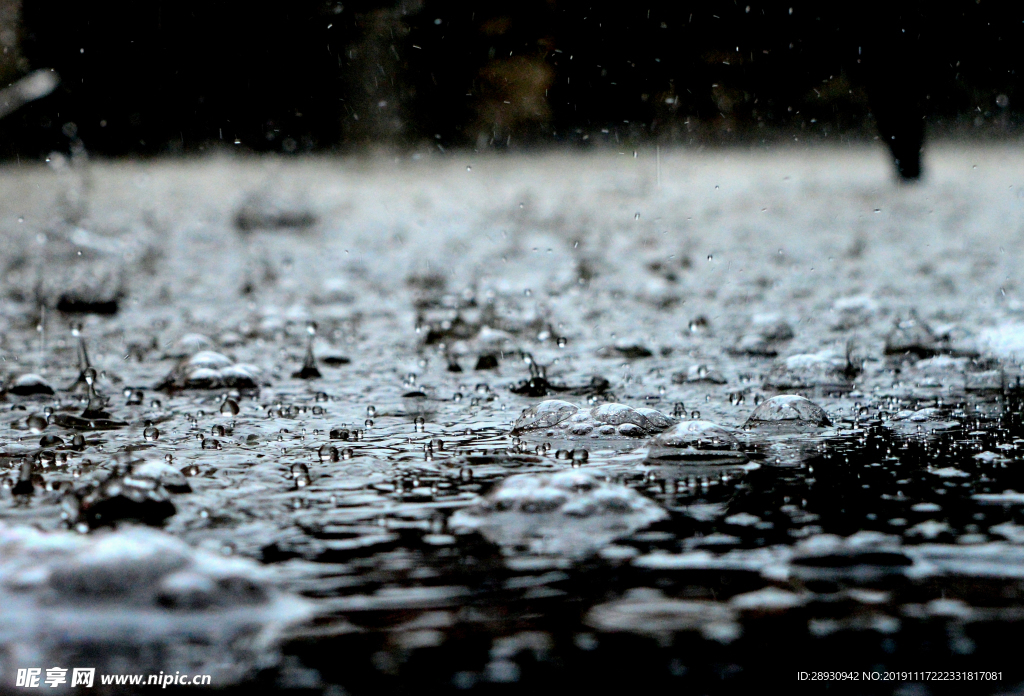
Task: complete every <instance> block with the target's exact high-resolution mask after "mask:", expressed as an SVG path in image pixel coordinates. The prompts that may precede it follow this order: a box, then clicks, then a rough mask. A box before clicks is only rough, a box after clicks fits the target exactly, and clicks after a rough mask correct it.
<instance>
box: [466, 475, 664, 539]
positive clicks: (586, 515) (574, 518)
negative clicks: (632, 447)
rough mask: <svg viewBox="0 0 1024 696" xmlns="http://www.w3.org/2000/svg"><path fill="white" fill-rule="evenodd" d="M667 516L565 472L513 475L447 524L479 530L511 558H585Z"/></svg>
mask: <svg viewBox="0 0 1024 696" xmlns="http://www.w3.org/2000/svg"><path fill="white" fill-rule="evenodd" d="M667 517H668V513H667V512H665V510H664V509H662V508H661V507H660V506H659V505H658V504H657V503H655V502H654V501H652V500H649V499H648V498H645V497H644V496H643V495H641V494H640V493H637V492H636V491H635V490H633V489H632V488H627V487H626V486H623V485H620V484H611V483H606V482H605V481H602V480H599V479H597V478H595V477H593V476H591V475H590V474H586V473H583V472H580V471H561V472H558V473H555V474H523V475H519V476H511V477H509V478H507V479H505V481H503V482H502V483H501V484H499V485H498V486H497V487H496V488H495V489H494V490H493V491H491V492H490V494H488V495H487V497H486V498H484V500H483V501H482V502H480V503H479V504H478V505H476V506H473V507H470V508H465V509H462V510H459V511H458V512H456V513H455V514H454V515H452V516H451V518H450V519H449V521H448V525H449V527H450V528H451V529H452V530H453V531H455V532H456V533H468V532H472V531H478V532H480V533H481V534H482V535H483V536H484V537H486V538H487V539H488V540H489V541H491V542H493V543H495V544H498V545H499V546H501V547H502V550H503V551H504V552H506V553H509V554H515V553H520V552H526V553H533V554H556V555H565V556H572V557H582V556H586V555H588V554H590V553H593V552H594V551H597V550H598V549H600V548H601V547H603V546H606V545H607V544H609V543H611V542H612V541H614V540H615V539H619V538H621V537H624V536H628V535H630V534H632V533H633V532H635V531H637V530H638V529H642V528H644V527H646V526H648V525H650V524H652V523H654V522H658V521H660V520H663V519H665V518H667Z"/></svg>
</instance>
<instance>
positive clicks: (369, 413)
mask: <svg viewBox="0 0 1024 696" xmlns="http://www.w3.org/2000/svg"><path fill="white" fill-rule="evenodd" d="M376 415H377V407H376V406H367V407H366V417H367V418H373V417H374V416H376Z"/></svg>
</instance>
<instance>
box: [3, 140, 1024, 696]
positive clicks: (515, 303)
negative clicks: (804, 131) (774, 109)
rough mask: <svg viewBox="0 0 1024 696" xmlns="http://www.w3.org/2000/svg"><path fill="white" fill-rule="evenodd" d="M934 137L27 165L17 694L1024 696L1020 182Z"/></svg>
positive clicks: (10, 465)
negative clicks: (817, 675) (797, 694)
mask: <svg viewBox="0 0 1024 696" xmlns="http://www.w3.org/2000/svg"><path fill="white" fill-rule="evenodd" d="M929 155H930V160H931V161H930V162H929V177H928V179H927V180H926V181H923V182H921V183H919V184H915V185H897V184H895V183H893V182H892V181H891V180H890V178H889V177H890V173H889V167H890V165H889V163H888V162H887V161H886V156H885V153H884V152H882V151H881V150H878V151H875V150H868V149H818V150H796V149H794V150H792V151H790V152H786V151H780V152H775V153H773V154H764V153H761V154H756V153H755V154H751V153H747V152H743V151H740V150H735V151H729V150H722V151H717V152H712V153H700V152H696V151H692V150H691V151H675V152H672V151H670V152H656V151H654V150H651V151H642V152H632V151H630V152H624V153H614V152H613V153H606V154H592V155H587V156H570V155H544V156H533V157H530V156H509V157H497V156H491V157H487V156H479V155H470V154H462V155H456V156H450V157H446V158H444V159H441V158H438V159H429V158H423V159H419V160H415V159H414V160H408V159H403V160H401V161H399V160H389V159H386V158H384V159H342V160H330V159H308V160H290V161H287V162H286V161H282V160H277V159H231V158H218V157H211V158H210V159H207V160H200V161H191V162H186V161H155V162H149V163H136V164H132V163H119V164H104V163H88V162H79V161H56V160H55V161H52V162H50V164H49V166H48V167H46V168H43V167H35V166H32V167H29V166H25V167H17V166H13V165H10V166H8V167H6V168H5V169H3V170H2V171H0V179H2V182H3V183H2V186H3V190H4V191H5V192H6V195H5V197H4V199H3V200H2V201H0V229H2V232H3V235H4V240H5V243H4V246H3V251H2V259H0V261H2V264H3V276H2V288H0V290H2V298H0V302H2V308H3V311H2V317H0V357H2V360H3V362H2V368H0V369H2V379H3V401H2V404H0V475H2V488H0V674H2V675H3V677H2V678H3V679H4V680H5V681H4V686H3V687H0V691H2V690H5V689H8V688H9V682H10V683H13V682H11V680H9V679H8V677H9V676H10V675H12V674H13V671H16V670H17V669H18V668H21V667H27V666H39V667H44V668H46V667H50V666H52V665H63V666H67V667H70V666H73V665H78V664H81V665H82V666H95V667H96V668H97V670H98V671H99V672H104V671H106V672H110V673H114V672H116V673H147V674H148V673H158V672H161V671H162V672H165V673H174V672H176V671H179V672H187V673H192V674H194V673H204V674H210V675H212V685H213V686H214V687H217V688H221V689H228V690H232V689H235V690H238V691H239V692H240V693H242V692H244V693H251V692H252V689H254V688H267V689H271V688H272V689H280V690H283V691H290V692H293V693H309V694H314V693H323V694H331V695H334V696H337V695H340V694H387V693H410V692H415V693H434V692H449V691H450V692H468V693H474V692H475V693H490V692H499V691H500V692H511V691H519V690H523V691H525V690H527V689H538V688H544V687H550V688H563V689H572V690H574V691H575V690H579V691H585V690H589V691H592V692H595V693H602V692H610V691H611V690H613V689H628V688H634V689H635V686H636V684H638V683H643V684H652V685H657V687H658V688H659V689H660V688H665V687H668V688H673V689H679V690H680V693H727V692H737V693H739V692H743V691H745V690H750V689H754V688H758V687H759V686H760V685H762V684H764V683H765V680H766V679H770V680H771V683H777V684H780V685H783V687H784V688H786V689H790V690H792V689H796V688H799V686H800V684H799V683H798V681H797V672H798V671H806V672H814V671H821V670H842V671H847V672H856V673H857V674H858V675H860V674H861V673H865V672H874V673H884V672H886V671H891V670H897V671H908V670H909V671H915V670H916V671H918V672H920V671H926V670H930V671H936V670H992V671H996V672H999V673H1000V677H999V680H996V681H973V682H972V683H971V684H970V685H969V689H970V692H972V693H1003V692H1010V691H1012V690H1014V689H1020V688H1021V686H1020V684H1021V682H1022V680H1024V674H1022V673H1021V670H1020V668H1019V667H1018V666H1017V665H1018V661H1017V660H1015V659H1014V658H1015V654H1016V652H1017V646H1018V645H1019V642H1020V639H1021V638H1022V636H1024V461H1022V456H1024V452H1022V447H1021V446H1022V445H1024V422H1022V409H1024V389H1022V388H1021V375H1022V370H1021V367H1020V364H1019V362H1018V359H1019V357H1020V355H1021V354H1022V353H1024V295H1022V292H1024V288H1022V286H1021V283H1020V280H1019V277H1018V275H1019V269H1020V267H1021V261H1022V258H1021V257H1022V253H1024V252H1022V245H1021V241H1022V237H1024V227H1022V222H1021V221H1022V220H1024V193H1022V189H1021V186H1022V185H1024V180H1022V176H1021V173H1022V172H1024V161H1022V157H1021V155H1020V153H1019V151H1016V150H1012V149H1009V148H1006V147H1003V146H1000V147H993V148H990V149H984V148H980V147H979V148H975V149H967V150H965V149H951V148H942V147H936V148H935V149H933V150H931V151H930V152H929ZM64 686H66V685H64ZM64 686H62V687H60V688H64ZM831 686H832V688H833V689H834V690H836V691H841V692H849V693H900V694H931V693H936V694H939V693H963V692H964V690H965V684H964V683H963V682H957V681H953V682H941V681H925V680H923V679H917V678H911V679H903V680H898V681H895V682H882V681H878V682H868V681H863V680H862V681H859V682H858V683H846V684H832V685H831ZM105 688H110V689H113V690H115V691H116V689H114V688H113V687H105ZM47 690H48V691H49V690H50V688H49V687H48V688H47ZM59 690H60V689H58V688H56V687H55V688H54V689H53V692H54V693H57V692H58V691H59ZM194 691H195V689H194V688H193V689H191V690H190V691H189V692H190V693H192V692H194Z"/></svg>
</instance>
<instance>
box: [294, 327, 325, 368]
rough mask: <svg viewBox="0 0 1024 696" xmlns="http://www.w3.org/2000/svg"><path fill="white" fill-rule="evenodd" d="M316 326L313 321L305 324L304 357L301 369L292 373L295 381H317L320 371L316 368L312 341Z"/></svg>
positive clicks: (314, 336)
mask: <svg viewBox="0 0 1024 696" xmlns="http://www.w3.org/2000/svg"><path fill="white" fill-rule="evenodd" d="M316 329H317V325H316V322H315V321H311V322H309V323H308V324H306V335H307V340H306V356H305V358H303V361H302V369H300V370H299V371H298V372H294V373H292V377H295V378H296V379H319V377H320V370H319V369H318V368H317V366H316V356H314V355H313V340H314V339H315V338H316Z"/></svg>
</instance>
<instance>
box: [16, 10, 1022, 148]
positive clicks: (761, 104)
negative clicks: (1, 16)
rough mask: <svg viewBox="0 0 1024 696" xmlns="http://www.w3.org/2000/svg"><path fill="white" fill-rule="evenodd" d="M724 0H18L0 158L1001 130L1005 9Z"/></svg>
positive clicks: (1008, 67)
mask: <svg viewBox="0 0 1024 696" xmlns="http://www.w3.org/2000/svg"><path fill="white" fill-rule="evenodd" d="M8 1H9V0H8ZM743 3H744V0H739V1H738V2H733V0H728V1H726V0H711V1H710V2H693V1H683V2H668V1H667V0H657V1H652V2H644V3H614V4H612V3H604V4H600V3H593V2H590V1H589V0H588V1H584V0H520V1H519V2H512V1H511V0H495V1H492V2H487V3H484V2H477V1H475V0H444V1H442V0H399V2H397V3H395V2H373V1H371V0H355V1H354V2H339V1H336V0H330V1H325V0H293V1H292V2H288V3H278V4H277V5H276V6H274V7H271V6H268V5H266V4H258V3H243V2H240V1H239V0H206V1H205V2H189V1H185V2H175V3H171V2H166V1H158V2H153V3H133V2H128V1H127V0H112V1H110V2H105V3H79V2H70V1H69V0H26V1H25V3H24V7H23V8H22V17H23V22H22V26H21V27H20V29H19V32H20V34H21V53H22V54H23V55H24V57H25V59H26V60H24V61H22V63H23V64H21V65H19V66H18V70H20V71H21V72H24V71H26V70H28V69H30V68H39V67H51V68H55V69H56V70H57V71H58V72H59V73H60V74H61V76H62V78H63V83H62V86H61V88H60V89H59V91H58V92H57V93H56V94H54V95H52V96H51V97H48V98H46V99H44V100H41V101H39V102H37V103H35V104H32V105H30V106H28V107H25V108H24V109H22V110H21V111H20V112H18V113H17V114H14V115H12V116H10V117H8V118H6V119H4V120H3V121H2V122H0V154H3V155H6V156H8V157H10V156H13V155H14V154H22V155H28V156H37V155H39V154H41V153H45V152H49V151H50V150H52V149H58V150H61V149H67V148H68V147H69V144H68V136H67V135H66V133H67V131H68V129H67V128H66V125H67V124H68V123H74V124H75V128H74V130H75V132H76V133H77V136H76V137H77V138H80V140H81V142H83V143H84V144H85V146H86V147H87V148H88V149H89V150H90V151H94V152H101V153H105V154H110V155H117V154H126V153H144V154H152V153H162V152H168V151H171V152H174V151H197V150H202V149H206V148H208V147H211V146H214V145H215V144H216V143H225V144H227V145H230V146H232V147H234V145H233V143H234V142H235V140H236V139H237V140H238V141H239V143H240V146H241V147H245V148H249V149H253V150H260V151H262V150H279V151H284V152H295V151H308V150H315V149H326V148H347V147H363V146H367V145H372V146H380V145H384V146H399V147H430V148H435V147H437V146H439V147H440V148H442V149H445V148H449V147H459V146H469V147H476V148H485V147H495V148H507V147H512V148H516V147H523V146H529V145H533V144H539V143H546V142H558V143H577V144H581V145H590V144H597V143H603V142H607V143H612V144H620V145H621V144H623V143H639V142H643V141H657V142H665V143H670V142H671V143H679V142H701V143H703V142H733V141H740V142H760V141H778V140H792V139H793V138H797V139H802V140H803V139H815V138H818V139H822V138H826V139H836V138H840V139H845V138H864V137H874V134H875V123H874V118H873V116H874V115H877V114H878V113H879V112H880V111H882V112H884V111H885V109H886V108H889V110H890V112H895V113H899V114H915V113H917V111H920V112H921V113H922V114H927V116H928V119H929V124H930V127H931V128H932V129H933V130H947V131H955V132H957V133H962V132H964V131H972V132H978V133H982V132H983V133H986V134H1006V133H1010V132H1016V129H1017V128H1018V127H1019V123H1020V114H1021V111H1020V104H1018V103H1017V100H1018V97H1019V96H1024V93H1022V92H1021V90H1020V88H1019V87H1020V82H1021V69H1022V67H1024V66H1022V64H1021V63H1022V52H1021V49H1020V46H1021V45H1024V23H1022V19H1024V6H1021V5H1019V4H1010V3H996V2H990V1H989V0H960V1H959V2H954V3H951V4H948V5H947V4H942V5H938V4H932V3H924V2H899V1H897V2H884V3H883V2H880V1H877V0H871V1H869V2H858V3H815V2H809V1H808V0H785V1H783V2H777V1H774V0H773V1H770V2H760V3H755V2H753V1H752V4H749V5H746V4H743ZM3 7H6V5H3ZM886 105H889V106H888V107H887V106H886Z"/></svg>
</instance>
